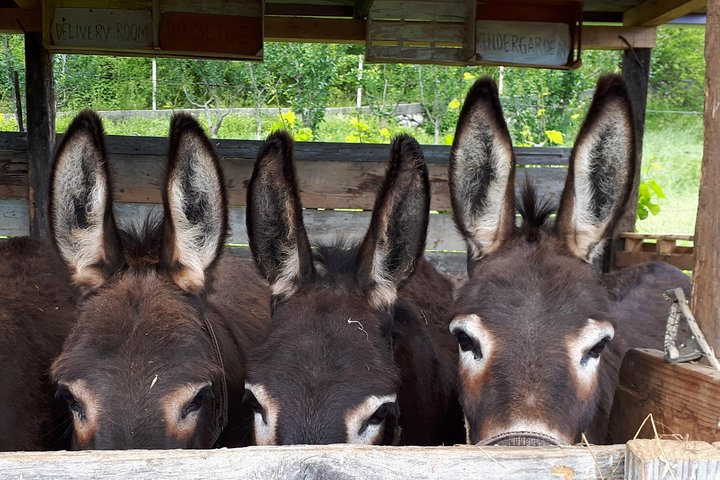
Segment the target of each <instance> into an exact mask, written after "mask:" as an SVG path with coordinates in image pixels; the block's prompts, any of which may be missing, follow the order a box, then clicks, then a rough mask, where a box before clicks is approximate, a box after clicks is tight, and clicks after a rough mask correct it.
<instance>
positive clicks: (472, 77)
mask: <svg viewBox="0 0 720 480" xmlns="http://www.w3.org/2000/svg"><path fill="white" fill-rule="evenodd" d="M476 78H477V76H476V75H473V74H472V73H470V72H465V73H463V80H475V79H476Z"/></svg>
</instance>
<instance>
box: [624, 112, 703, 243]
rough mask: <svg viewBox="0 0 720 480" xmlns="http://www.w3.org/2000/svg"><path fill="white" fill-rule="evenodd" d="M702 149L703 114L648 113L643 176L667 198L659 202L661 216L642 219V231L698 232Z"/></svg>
mask: <svg viewBox="0 0 720 480" xmlns="http://www.w3.org/2000/svg"><path fill="white" fill-rule="evenodd" d="M702 150H703V118H702V116H701V115H680V114H667V113H663V114H653V113H648V116H647V123H646V128H645V138H644V141H643V170H642V174H643V175H645V176H649V177H651V178H653V179H654V180H655V181H656V182H657V183H658V184H659V185H660V186H661V187H662V188H663V190H664V191H665V198H664V199H660V200H658V203H659V204H660V213H659V214H658V215H656V216H653V215H650V216H649V217H648V218H647V219H646V220H638V222H637V230H638V231H639V232H642V233H680V234H693V233H694V232H695V215H696V213H697V206H698V198H697V197H698V188H699V185H700V165H701V162H702Z"/></svg>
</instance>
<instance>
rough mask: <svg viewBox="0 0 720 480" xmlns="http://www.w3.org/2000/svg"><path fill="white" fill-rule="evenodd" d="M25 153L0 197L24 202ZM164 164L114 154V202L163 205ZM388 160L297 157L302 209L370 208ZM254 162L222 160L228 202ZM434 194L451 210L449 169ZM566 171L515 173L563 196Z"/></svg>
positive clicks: (432, 169) (438, 206)
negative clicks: (161, 192) (318, 159)
mask: <svg viewBox="0 0 720 480" xmlns="http://www.w3.org/2000/svg"><path fill="white" fill-rule="evenodd" d="M21 157H22V155H8V154H0V198H24V197H25V196H26V194H25V193H24V188H23V187H24V185H26V184H27V180H26V178H24V177H23V176H22V174H21V173H20V172H21V169H22V166H21V163H20V162H21ZM164 165H165V160H164V158H163V157H159V156H147V155H125V154H122V155H117V154H116V155H113V154H111V155H110V166H111V168H112V170H113V172H114V173H115V177H114V180H115V182H114V183H115V198H116V199H117V201H119V202H133V203H160V202H161V197H160V182H161V181H162V178H163V171H164V168H165V167H164ZM385 166H386V165H385V163H384V162H354V161H344V162H342V161H307V160H302V157H300V158H299V159H298V162H297V169H298V177H299V182H300V193H301V198H302V201H303V205H304V206H305V207H307V208H360V209H365V210H368V209H371V208H372V207H373V203H374V201H375V194H376V192H377V190H378V188H379V186H380V183H381V182H382V179H383V178H384V176H385ZM252 168H253V160H252V159H248V158H230V157H226V158H225V159H224V160H223V170H224V172H225V179H226V181H227V185H228V193H229V199H230V203H231V204H232V205H244V204H245V199H246V194H247V192H246V187H247V182H248V181H249V179H250V175H251V173H252ZM428 170H429V174H430V182H431V191H432V209H433V210H440V211H448V210H450V209H451V202H450V191H449V187H448V183H447V166H446V165H443V164H437V163H433V164H430V165H428ZM566 173H567V169H565V168H550V167H539V168H525V169H523V171H522V172H519V174H518V175H517V178H518V181H517V186H518V188H520V187H521V185H522V184H523V183H524V177H525V176H526V175H527V177H528V178H529V179H530V180H531V181H532V182H533V183H534V184H535V185H536V186H537V189H538V191H539V192H541V193H543V194H548V195H550V197H551V198H554V199H557V198H559V193H560V191H561V190H562V185H563V182H564V180H565V175H566Z"/></svg>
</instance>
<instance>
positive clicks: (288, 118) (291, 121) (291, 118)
mask: <svg viewBox="0 0 720 480" xmlns="http://www.w3.org/2000/svg"><path fill="white" fill-rule="evenodd" d="M280 116H281V117H282V119H283V120H284V121H285V123H287V124H288V125H289V126H291V127H292V126H293V125H295V120H296V118H295V112H293V111H292V110H290V111H289V112H287V113H282V114H280Z"/></svg>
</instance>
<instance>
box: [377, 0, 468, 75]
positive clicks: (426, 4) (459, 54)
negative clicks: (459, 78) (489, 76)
mask: <svg viewBox="0 0 720 480" xmlns="http://www.w3.org/2000/svg"><path fill="white" fill-rule="evenodd" d="M475 5H476V2H475V1H474V0H445V1H443V2H438V1H429V0H376V1H375V2H373V4H372V7H371V8H370V12H369V14H368V20H367V28H366V50H365V59H366V61H367V62H370V63H383V62H391V63H398V62H406V63H434V64H445V65H466V64H468V62H469V61H470V60H471V59H473V58H474V55H475Z"/></svg>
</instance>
